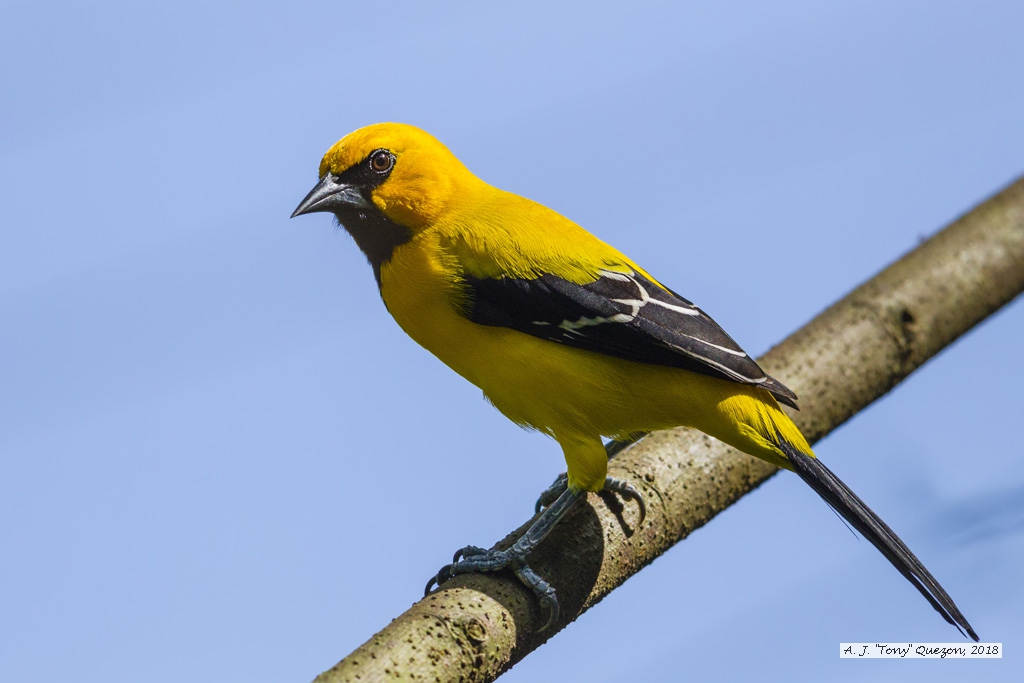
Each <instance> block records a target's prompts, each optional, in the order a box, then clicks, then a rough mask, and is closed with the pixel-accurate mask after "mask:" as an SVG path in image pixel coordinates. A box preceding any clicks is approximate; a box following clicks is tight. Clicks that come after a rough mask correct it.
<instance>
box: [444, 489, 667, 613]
mask: <svg viewBox="0 0 1024 683" xmlns="http://www.w3.org/2000/svg"><path fill="white" fill-rule="evenodd" d="M601 490H602V491H612V492H614V493H617V494H619V495H620V496H622V497H623V498H625V499H626V500H635V501H636V502H637V505H638V506H639V507H640V523H643V521H644V518H645V517H646V516H647V506H646V505H645V504H644V499H643V496H641V495H640V492H639V491H637V490H636V489H635V488H633V487H632V486H631V485H630V484H629V483H628V482H626V481H623V480H621V479H615V478H614V477H606V478H605V480H604V487H603V488H602V489H601ZM584 495H585V492H584V491H573V490H571V489H570V488H569V480H568V477H567V476H566V475H564V474H563V475H562V476H560V477H559V478H558V479H557V480H555V483H554V484H552V485H551V486H550V487H548V489H547V490H545V491H544V493H543V494H541V500H540V501H539V502H538V506H539V505H540V504H541V503H543V505H544V511H543V512H541V513H540V516H539V517H537V519H536V520H535V521H534V522H533V524H531V525H530V528H528V529H527V530H526V532H525V533H524V534H523V535H522V536H520V537H519V539H518V540H517V541H516V542H515V543H513V544H512V547H510V548H509V549H508V550H493V549H491V550H488V549H485V548H481V547H479V546H475V545H467V546H466V547H465V548H461V549H459V550H457V551H456V552H455V556H454V557H452V563H451V564H446V565H445V566H443V567H441V570H440V571H439V572H437V574H436V575H435V576H432V577H431V578H430V581H428V582H427V587H426V591H424V595H426V594H427V593H430V589H431V588H433V587H434V584H435V583H436V584H437V585H438V586H440V585H441V584H443V583H445V582H446V581H448V580H450V579H452V578H453V577H455V576H458V575H459V574H466V573H471V572H496V571H500V570H502V569H511V570H512V571H513V573H515V575H516V576H517V577H518V578H519V580H520V581H521V582H522V583H523V584H524V585H526V586H527V587H529V588H530V590H532V591H533V593H534V595H536V596H537V600H538V601H539V602H540V603H541V605H542V606H543V607H544V608H545V609H546V610H547V613H548V619H547V621H546V622H545V623H544V626H542V627H541V628H540V629H538V630H539V631H544V630H546V629H548V628H550V627H551V626H552V625H553V624H554V623H555V622H556V621H558V613H559V608H558V597H557V596H556V595H555V589H554V587H553V586H551V584H549V583H548V582H547V581H545V580H544V579H543V578H541V576H540V575H539V574H537V572H535V571H534V570H533V569H532V568H531V567H530V565H528V564H527V563H526V557H527V555H529V554H530V553H531V552H533V550H534V548H536V547H537V546H538V545H540V543H541V541H543V540H544V538H545V537H547V535H548V534H549V533H550V532H551V530H552V529H553V528H555V525H556V524H558V522H559V521H560V520H561V519H562V518H563V517H565V515H566V514H567V513H568V512H569V509H570V508H571V507H572V506H573V505H574V504H575V503H576V501H577V500H579V499H580V498H581V497H583V496H584ZM538 512H539V508H538Z"/></svg>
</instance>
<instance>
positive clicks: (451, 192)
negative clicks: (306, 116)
mask: <svg viewBox="0 0 1024 683" xmlns="http://www.w3.org/2000/svg"><path fill="white" fill-rule="evenodd" d="M475 180H476V178H475V176H473V174H472V173H470V172H469V170H468V169H467V168H466V167H465V166H463V164H462V162H460V161H459V160H458V159H457V158H456V157H455V155H454V154H452V153H451V152H450V151H448V148H447V147H445V146H444V145H442V144H441V143H440V142H439V141H438V140H437V139H436V138H434V137H433V136H431V135H430V134H429V133H426V132H424V131H422V130H420V129H419V128H416V127H414V126H409V125H405V124H401V123H378V124H374V125H372V126H367V127H365V128H360V129H359V130H357V131H355V132H352V133H349V134H348V135H346V136H345V137H343V138H342V139H341V140H339V141H338V142H336V143H335V144H334V146H333V147H331V148H330V149H329V150H327V153H326V154H325V155H324V158H323V160H322V161H321V162H320V182H319V183H317V185H316V187H314V188H313V190H312V191H311V192H310V193H309V194H308V195H306V198H305V199H303V200H302V202H301V203H300V204H299V206H298V208H296V209H295V212H294V213H293V214H292V217H295V216H299V215H302V214H306V213H313V212H316V211H327V212H330V213H333V214H335V215H336V216H337V217H338V220H339V221H340V222H341V224H342V225H344V226H345V228H346V229H348V230H349V232H353V228H356V229H359V227H360V226H359V224H360V223H361V222H365V221H366V220H368V218H383V219H386V220H387V221H388V222H390V223H393V224H396V225H398V226H402V227H404V228H406V229H407V230H408V231H409V232H410V233H412V234H414V233H416V232H418V231H420V230H421V229H423V228H424V227H426V226H429V225H430V224H431V223H432V222H434V221H435V220H437V218H438V217H439V216H440V215H441V214H442V213H443V212H444V211H445V210H446V209H447V208H448V206H449V204H450V203H451V202H452V200H453V198H454V197H455V196H456V193H457V192H460V191H464V190H466V189H468V187H469V186H471V185H473V182H474V181H475ZM374 214H376V216H374ZM357 239H358V237H357ZM360 246H362V245H360Z"/></svg>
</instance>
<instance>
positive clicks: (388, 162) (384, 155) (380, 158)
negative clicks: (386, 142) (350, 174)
mask: <svg viewBox="0 0 1024 683" xmlns="http://www.w3.org/2000/svg"><path fill="white" fill-rule="evenodd" d="M394 165H395V157H394V156H392V155H391V152H389V151H387V150H386V149H378V150H377V151H376V152H374V153H373V154H371V155H370V168H372V169H373V170H374V171H376V172H377V173H387V172H388V171H390V170H391V167H392V166H394Z"/></svg>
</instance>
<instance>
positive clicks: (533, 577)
mask: <svg viewBox="0 0 1024 683" xmlns="http://www.w3.org/2000/svg"><path fill="white" fill-rule="evenodd" d="M514 548H515V546H513V547H512V548H509V549H508V550H493V549H492V550H487V549H486V548H480V547H478V546H475V545H467V546H466V547H465V548H462V549H460V550H457V551H455V556H454V557H452V563H451V564H446V565H445V566H443V567H441V570H440V571H439V572H437V575H436V576H432V577H431V578H430V581H428V582H427V588H426V592H425V593H424V595H426V594H428V593H430V590H431V589H432V588H433V587H434V584H435V583H436V584H437V585H438V587H440V586H441V584H443V583H445V582H447V581H449V580H451V579H453V578H455V577H456V576H458V575H459V574H468V573H474V572H496V571H500V570H502V569H511V570H512V572H513V573H514V574H515V575H516V577H517V578H518V579H519V581H520V582H522V583H523V585H525V586H526V587H528V588H529V589H530V590H532V591H533V594H534V595H535V596H536V597H537V602H539V603H540V605H541V607H542V608H543V610H544V612H545V613H546V614H547V615H548V618H547V620H546V621H545V622H544V625H543V626H542V627H540V628H539V629H537V630H538V631H544V630H546V629H548V628H550V627H551V626H552V625H553V624H554V623H555V622H556V621H558V615H559V608H558V597H557V596H556V595H555V589H554V588H553V587H552V586H551V584H549V583H548V582H547V581H545V580H544V579H542V578H541V577H540V575H539V574H538V573H537V572H535V571H534V570H533V569H531V568H530V565H528V564H527V563H526V553H522V552H518V551H515V550H514Z"/></svg>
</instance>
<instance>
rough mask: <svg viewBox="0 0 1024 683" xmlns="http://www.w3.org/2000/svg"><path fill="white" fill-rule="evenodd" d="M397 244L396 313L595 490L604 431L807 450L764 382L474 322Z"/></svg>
mask: <svg viewBox="0 0 1024 683" xmlns="http://www.w3.org/2000/svg"><path fill="white" fill-rule="evenodd" d="M401 249H402V250H403V251H404V253H401V254H399V253H396V258H395V259H393V260H392V263H390V264H387V265H385V266H384V268H383V269H382V271H381V274H382V285H381V291H382V295H383V297H384V301H385V304H386V305H387V306H388V310H389V311H390V312H391V313H392V315H393V316H394V317H395V320H396V321H398V323H399V325H401V327H402V328H403V329H404V330H405V331H406V333H408V334H409V336H411V337H412V338H413V339H414V340H416V341H417V342H418V343H419V344H420V345H422V346H423V347H425V348H426V349H427V350H429V351H430V352H431V353H433V354H434V355H436V356H437V357H438V358H439V359H441V361H443V362H444V363H445V364H447V365H448V366H449V367H451V368H452V369H453V370H455V371H456V372H457V373H459V374H460V375H462V376H463V377H465V378H466V379H467V380H469V381H470V382H472V383H473V384H475V385H476V386H478V387H480V389H482V390H483V392H484V395H485V396H486V397H487V398H488V399H489V400H490V401H491V402H492V403H493V404H494V406H495V407H496V408H497V409H498V410H500V411H501V412H502V413H503V414H504V415H506V416H507V417H508V418H509V419H511V420H512V421H513V422H516V423H517V424H520V425H523V426H527V427H531V428H533V429H537V430H539V431H541V432H543V433H545V434H548V435H549V436H552V437H554V438H556V439H557V440H558V441H559V443H561V445H562V447H563V450H564V451H565V455H566V462H567V465H568V466H569V472H570V478H571V479H572V480H573V482H574V483H575V484H577V485H579V486H580V487H582V488H587V489H589V490H595V489H598V488H600V484H601V483H603V481H604V472H605V467H606V463H605V462H604V451H603V449H600V448H599V446H600V438H601V437H602V436H603V437H623V436H626V435H629V434H632V433H636V432H646V431H653V430H656V429H668V428H671V427H676V426H687V427H694V428H696V429H699V430H701V431H703V432H705V433H707V434H710V435H711V436H714V437H716V438H718V439H720V440H722V441H725V442H726V443H728V444H730V445H732V446H735V447H737V448H739V449H740V450H743V451H745V452H747V453H750V454H751V455H755V456H757V457H760V458H763V459H765V460H768V461H769V462H772V463H773V464H776V465H779V466H782V467H786V466H788V465H787V462H786V460H785V457H784V455H783V454H782V452H781V451H780V450H779V448H778V447H777V446H776V445H775V443H774V439H775V434H776V432H778V433H780V434H781V435H782V436H783V437H784V438H786V439H787V440H788V441H790V442H791V443H793V445H794V446H796V447H797V448H798V449H800V450H806V452H807V453H810V452H811V451H810V447H809V446H808V445H807V443H806V441H805V440H804V438H803V436H802V435H801V434H800V432H799V430H798V429H797V428H796V426H795V425H793V423H792V422H791V421H790V420H789V418H788V417H787V416H786V415H785V413H783V412H782V410H781V409H780V408H779V406H778V404H777V403H776V401H775V399H774V398H773V397H772V396H771V394H769V393H768V392H767V391H765V390H763V389H760V388H757V387H752V386H747V385H743V384H738V383H735V382H730V381H727V380H722V379H716V378H713V377H707V376H704V375H700V374H696V373H692V372H688V371H686V370H681V369H678V368H671V367H665V366H659V365H649V364H644V363H635V362H631V361H624V360H621V359H618V358H613V357H610V356H605V355H603V354H599V353H594V352H589V351H581V350H579V349H575V348H572V347H569V346H565V345H562V344H558V343H556V342H552V341H548V340H545V339H540V338H537V337H532V336H530V335H528V334H525V333H522V332H517V331H515V330H511V329H507V328H502V327H488V326H485V325H479V324H476V323H473V322H471V321H469V320H468V319H466V318H465V317H464V316H463V315H461V314H460V313H459V311H458V310H457V303H455V300H456V298H457V296H456V295H457V286H456V285H455V283H453V282H452V281H451V277H450V276H449V275H448V274H447V272H446V270H445V269H444V267H443V264H439V263H434V262H432V261H430V260H429V258H427V257H426V256H425V255H423V254H422V253H420V252H419V251H418V250H416V249H415V245H414V244H411V245H409V246H408V247H402V248H401ZM398 256H401V257H402V258H397V257H398ZM410 283H415V286H412V285H411V284H410ZM598 480H600V481H598Z"/></svg>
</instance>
